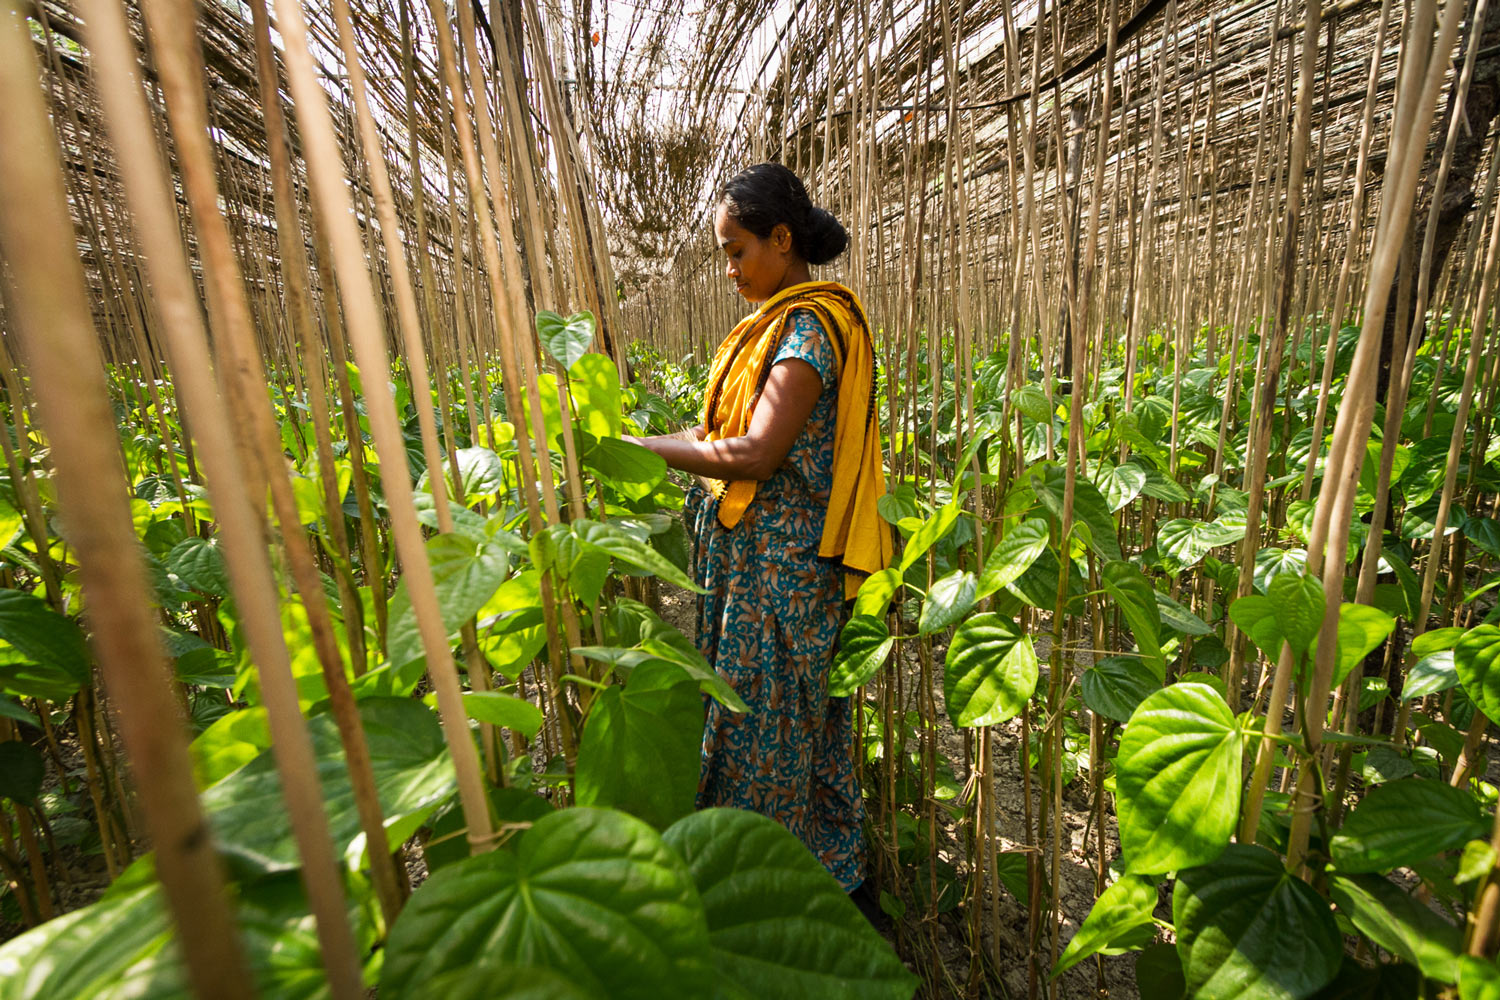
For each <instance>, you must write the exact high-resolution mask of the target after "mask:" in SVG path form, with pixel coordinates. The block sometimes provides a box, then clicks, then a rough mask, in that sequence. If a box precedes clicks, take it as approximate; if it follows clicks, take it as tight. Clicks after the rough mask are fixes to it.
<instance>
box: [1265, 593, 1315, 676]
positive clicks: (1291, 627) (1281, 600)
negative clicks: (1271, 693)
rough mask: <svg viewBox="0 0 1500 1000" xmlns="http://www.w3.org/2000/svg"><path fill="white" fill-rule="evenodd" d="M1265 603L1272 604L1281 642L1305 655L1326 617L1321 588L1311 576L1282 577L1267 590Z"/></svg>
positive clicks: (1296, 652)
mask: <svg viewBox="0 0 1500 1000" xmlns="http://www.w3.org/2000/svg"><path fill="white" fill-rule="evenodd" d="M1266 600H1268V601H1270V602H1271V611H1272V613H1273V614H1275V616H1276V621H1277V625H1278V627H1279V628H1280V631H1281V635H1282V638H1284V639H1285V640H1286V642H1287V645H1289V646H1291V647H1292V652H1293V653H1294V654H1296V655H1297V656H1302V655H1303V654H1305V653H1306V652H1307V651H1308V650H1309V649H1310V648H1311V647H1312V644H1313V643H1314V642H1315V641H1317V638H1318V631H1319V629H1321V628H1322V627H1323V616H1324V615H1325V614H1326V613H1327V604H1326V603H1325V601H1324V597H1323V584H1322V583H1321V582H1320V581H1319V580H1318V578H1317V577H1314V576H1307V575H1304V574H1301V573H1283V574H1282V575H1281V576H1278V577H1277V578H1276V579H1275V580H1272V581H1271V584H1270V586H1268V587H1267V588H1266Z"/></svg>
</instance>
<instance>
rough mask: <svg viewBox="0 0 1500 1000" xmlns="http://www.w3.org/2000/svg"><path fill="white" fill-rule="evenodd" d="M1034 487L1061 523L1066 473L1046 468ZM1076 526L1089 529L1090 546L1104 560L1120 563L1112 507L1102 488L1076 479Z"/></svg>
mask: <svg viewBox="0 0 1500 1000" xmlns="http://www.w3.org/2000/svg"><path fill="white" fill-rule="evenodd" d="M1031 481H1032V486H1033V488H1034V489H1035V490H1036V496H1037V499H1038V500H1040V501H1041V502H1042V506H1044V507H1046V508H1047V509H1048V510H1049V511H1051V512H1052V515H1053V516H1054V517H1056V518H1057V519H1058V520H1059V521H1061V520H1062V518H1063V511H1064V509H1065V508H1066V507H1067V506H1068V505H1067V503H1066V493H1067V473H1066V472H1065V471H1064V470H1063V469H1061V468H1059V467H1058V466H1056V465H1046V466H1043V467H1041V468H1040V469H1039V470H1037V471H1036V472H1034V473H1033V475H1032V480H1031ZM1072 510H1073V523H1074V525H1075V526H1076V525H1080V524H1081V525H1083V526H1084V527H1086V528H1087V529H1088V534H1089V537H1088V545H1089V548H1091V549H1093V550H1094V551H1095V552H1097V553H1098V554H1099V556H1100V557H1101V558H1103V559H1110V560H1114V559H1120V558H1122V557H1123V556H1122V553H1121V552H1120V536H1119V534H1118V533H1117V532H1116V530H1115V522H1114V519H1113V517H1111V514H1110V509H1109V504H1108V503H1107V502H1106V501H1105V499H1104V495H1103V494H1102V493H1100V492H1099V487H1097V486H1095V485H1094V484H1093V483H1091V482H1089V481H1088V480H1087V479H1080V478H1077V477H1075V478H1074V481H1073V504H1072Z"/></svg>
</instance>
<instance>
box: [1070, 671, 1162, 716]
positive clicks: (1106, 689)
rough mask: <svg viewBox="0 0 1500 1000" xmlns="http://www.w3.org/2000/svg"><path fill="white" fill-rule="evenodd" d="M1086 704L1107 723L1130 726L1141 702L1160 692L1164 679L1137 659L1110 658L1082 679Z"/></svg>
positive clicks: (1081, 683)
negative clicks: (1112, 722) (1122, 723)
mask: <svg viewBox="0 0 1500 1000" xmlns="http://www.w3.org/2000/svg"><path fill="white" fill-rule="evenodd" d="M1078 683H1079V687H1080V688H1081V689H1082V693H1083V703H1084V704H1085V705H1087V706H1088V707H1089V711H1091V712H1097V713H1098V714H1100V715H1102V716H1104V717H1105V718H1106V719H1113V720H1115V721H1116V722H1128V721H1130V716H1131V715H1132V714H1133V713H1134V712H1135V710H1136V708H1137V707H1138V706H1139V705H1140V703H1141V702H1143V701H1145V700H1146V699H1147V698H1149V697H1150V696H1151V695H1152V694H1154V693H1155V692H1157V691H1160V690H1161V678H1160V677H1158V676H1157V675H1156V672H1155V671H1154V670H1153V669H1152V668H1151V667H1149V666H1147V665H1146V663H1145V661H1143V660H1141V659H1140V658H1138V657H1134V656H1107V657H1105V658H1104V659H1102V660H1100V661H1099V662H1098V663H1096V664H1094V665H1093V666H1092V667H1089V668H1088V669H1087V670H1085V671H1084V672H1083V677H1081V678H1080V679H1079V682H1078Z"/></svg>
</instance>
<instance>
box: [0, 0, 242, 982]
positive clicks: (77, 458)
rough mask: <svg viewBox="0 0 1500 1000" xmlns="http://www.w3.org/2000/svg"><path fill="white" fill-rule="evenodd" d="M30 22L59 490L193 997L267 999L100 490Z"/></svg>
mask: <svg viewBox="0 0 1500 1000" xmlns="http://www.w3.org/2000/svg"><path fill="white" fill-rule="evenodd" d="M37 79H38V72H37V65H36V62H35V59H34V56H33V51H32V41H31V37H30V33H29V32H28V30H27V22H26V18H25V17H24V16H23V15H22V13H21V11H20V10H19V9H18V8H17V6H16V4H15V2H14V0H7V3H6V4H5V6H4V8H3V10H0V92H3V93H4V94H5V95H6V99H5V100H4V101H0V254H3V255H4V257H5V259H6V261H7V263H8V265H9V268H10V272H11V275H12V276H13V278H14V279H15V288H14V290H13V292H14V294H13V295H12V296H11V297H10V302H11V304H12V305H13V308H14V315H15V318H16V320H17V323H18V326H19V328H20V331H21V334H22V337H23V338H24V339H25V342H26V343H27V345H28V346H29V348H30V349H29V350H28V351H27V353H28V355H29V358H28V361H29V362H30V368H31V372H32V388H33V390H34V391H35V393H36V397H37V404H38V408H39V410H40V412H41V416H42V422H43V426H44V428H45V430H46V431H47V434H48V437H49V440H50V443H51V445H52V451H51V455H52V463H53V481H54V482H55V483H56V485H57V492H58V499H59V501H60V503H61V505H62V508H63V510H64V511H65V512H66V515H67V519H68V532H67V534H68V542H69V544H71V545H72V546H73V549H74V551H75V552H76V553H77V558H78V566H79V575H80V577H81V579H82V583H83V594H84V601H85V608H86V614H87V616H88V620H89V624H90V626H91V627H92V630H93V633H94V635H95V636H96V637H107V641H101V642H97V643H96V645H95V653H96V655H97V656H98V658H99V665H100V669H101V670H102V671H103V673H104V679H105V683H106V684H107V685H108V687H109V695H110V699H111V701H113V703H114V705H115V709H116V712H117V716H118V726H119V732H120V738H121V740H122V741H123V742H124V744H125V751H126V753H127V755H128V756H129V758H130V762H131V766H132V767H133V768H134V770H135V773H136V774H137V775H140V776H143V777H145V778H146V779H147V780H144V781H141V782H139V783H138V786H137V787H138V791H139V794H140V800H141V806H142V811H143V812H144V813H145V819H146V828H147V831H148V832H149V834H150V836H151V842H152V844H153V846H154V848H155V851H156V874H157V878H158V880H159V881H160V882H161V886H162V891H163V893H164V894H165V896H166V900H167V907H168V909H169V910H170V912H171V914H172V918H173V923H174V924H175V925H176V928H177V935H178V941H179V942H180V943H181V946H182V954H183V956H184V960H185V962H186V966H187V975H188V981H189V982H190V983H191V985H192V987H193V990H194V992H195V993H196V994H197V995H198V996H200V997H202V998H204V1000H208V998H211V997H213V998H231V1000H241V998H245V1000H248V998H250V997H253V996H254V995H255V991H254V987H253V985H252V980H251V978H250V975H249V972H248V969H247V966H246V964H245V956H244V952H243V950H242V948H241V945H240V939H239V934H238V932H237V930H236V928H235V923H234V918H233V915H232V913H231V910H230V899H229V894H228V892H227V891H226V884H225V874H224V866H223V864H222V863H221V861H220V860H219V857H218V855H217V854H216V853H215V851H214V848H213V839H212V837H211V836H210V835H209V831H208V827H207V822H206V820H205V818H204V816H203V811H202V808H201V807H200V805H199V802H198V795H197V790H196V789H195V787H194V784H193V772H192V763H191V760H190V759H189V756H188V750H187V744H188V735H187V731H186V726H185V725H184V724H183V723H184V720H183V718H182V712H181V709H180V708H179V707H178V704H177V701H176V698H175V697H174V695H173V693H172V688H171V680H170V678H171V671H170V669H169V668H168V666H167V663H166V660H165V657H164V654H163V650H162V648H161V644H160V640H159V638H158V636H157V625H156V622H155V616H154V615H153V613H152V610H151V608H150V606H149V605H148V604H147V602H146V600H145V595H146V594H149V593H150V592H151V589H150V584H149V583H148V581H147V577H146V570H145V566H144V565H143V564H142V562H141V560H140V558H139V557H138V556H137V555H136V552H137V544H136V539H135V530H134V527H133V526H132V523H131V518H130V506H129V502H128V497H127V496H126V494H125V493H124V492H123V491H120V490H113V491H112V490H107V489H105V490H101V489H99V482H100V480H101V477H107V476H108V475H109V474H110V473H109V470H117V471H116V472H115V473H114V474H115V475H116V477H117V481H118V476H119V475H120V473H122V472H123V471H124V470H123V468H121V465H120V453H119V450H118V448H117V447H116V440H117V433H116V427H115V419H114V410H113V407H112V406H111V404H110V400H109V395H108V388H107V386H106V385H105V380H104V371H103V358H102V357H101V355H100V351H99V338H98V334H97V332H96V331H95V329H94V325H93V322H92V320H91V318H90V316H89V312H88V305H87V303H88V301H89V298H88V296H87V294H86V286H85V283H84V275H83V267H82V265H81V263H80V262H79V259H78V254H77V239H76V236H75V234H74V229H73V222H72V219H71V218H70V217H69V215H68V208H67V202H66V195H65V193H64V190H63V181H62V168H61V164H60V162H59V160H58V154H57V141H56V137H55V136H54V135H53V134H52V131H51V127H50V126H49V124H48V121H47V112H46V109H45V108H44V107H43V105H42V101H41V95H40V92H39V91H38V90H37V86H36V82H37Z"/></svg>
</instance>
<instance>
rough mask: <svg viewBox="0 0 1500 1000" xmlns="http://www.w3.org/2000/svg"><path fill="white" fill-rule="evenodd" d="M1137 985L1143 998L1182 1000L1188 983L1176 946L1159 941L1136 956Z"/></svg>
mask: <svg viewBox="0 0 1500 1000" xmlns="http://www.w3.org/2000/svg"><path fill="white" fill-rule="evenodd" d="M1135 985H1136V989H1137V990H1138V991H1139V993H1140V995H1141V996H1143V997H1150V998H1151V1000H1182V998H1183V997H1184V996H1185V995H1186V994H1187V982H1186V981H1185V980H1184V979H1183V978H1182V960H1181V959H1180V958H1178V957H1177V948H1176V946H1175V945H1171V944H1168V943H1167V942H1165V941H1158V942H1157V943H1156V944H1153V945H1150V946H1148V947H1147V948H1146V949H1145V950H1144V951H1142V952H1140V953H1139V954H1138V955H1136V956H1135Z"/></svg>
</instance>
